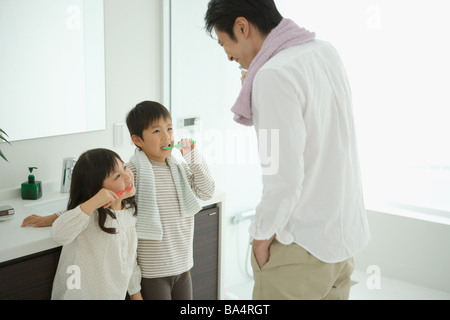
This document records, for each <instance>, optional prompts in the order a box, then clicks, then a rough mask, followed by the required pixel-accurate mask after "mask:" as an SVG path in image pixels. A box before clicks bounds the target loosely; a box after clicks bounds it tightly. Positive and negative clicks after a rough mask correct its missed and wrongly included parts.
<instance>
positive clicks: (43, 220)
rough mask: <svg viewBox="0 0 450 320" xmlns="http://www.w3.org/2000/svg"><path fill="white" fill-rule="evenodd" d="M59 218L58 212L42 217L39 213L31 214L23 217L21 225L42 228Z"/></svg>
mask: <svg viewBox="0 0 450 320" xmlns="http://www.w3.org/2000/svg"><path fill="white" fill-rule="evenodd" d="M56 219H58V216H57V215H56V214H52V215H49V216H45V217H41V216H38V215H35V214H33V215H31V216H29V217H26V218H25V219H23V222H22V225H21V227H22V228H24V227H28V226H30V227H33V228H42V227H50V226H52V225H53V222H55V220H56Z"/></svg>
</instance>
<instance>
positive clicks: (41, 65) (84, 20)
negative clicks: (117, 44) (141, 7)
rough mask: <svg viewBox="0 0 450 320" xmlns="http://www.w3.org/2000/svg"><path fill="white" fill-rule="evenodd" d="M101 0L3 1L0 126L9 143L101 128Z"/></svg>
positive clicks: (0, 3) (0, 16) (103, 122)
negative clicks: (7, 136)
mask: <svg viewBox="0 0 450 320" xmlns="http://www.w3.org/2000/svg"><path fill="white" fill-rule="evenodd" d="M103 16H104V14H103V0H1V1H0V43H1V50H0V70H1V72H0V128H2V129H3V130H4V131H5V132H6V133H7V134H8V135H9V138H10V141H17V140H26V139H34V138H43V137H50V136H57V135H65V134H73V133H81V132H89V131H97V130H104V129H105V128H106V117H105V61H104V60H105V58H104V57H105V54H104V18H103Z"/></svg>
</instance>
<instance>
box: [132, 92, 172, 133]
mask: <svg viewBox="0 0 450 320" xmlns="http://www.w3.org/2000/svg"><path fill="white" fill-rule="evenodd" d="M161 118H164V119H165V120H167V119H172V116H171V115H170V112H169V110H167V109H166V107H164V106H163V105H162V104H160V103H158V102H154V101H144V102H141V103H139V104H138V105H137V106H136V107H135V108H134V109H133V110H131V111H130V112H129V113H128V115H127V126H128V131H130V136H133V135H136V136H138V137H139V138H141V139H143V137H142V133H143V132H144V130H146V129H147V128H148V127H150V126H151V125H152V124H153V123H154V122H155V121H158V120H159V119H161Z"/></svg>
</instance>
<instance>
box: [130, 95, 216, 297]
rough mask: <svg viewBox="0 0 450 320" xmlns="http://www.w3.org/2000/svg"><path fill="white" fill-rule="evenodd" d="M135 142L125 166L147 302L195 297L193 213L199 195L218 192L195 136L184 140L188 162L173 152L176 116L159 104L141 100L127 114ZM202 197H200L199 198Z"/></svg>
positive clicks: (204, 195)
mask: <svg viewBox="0 0 450 320" xmlns="http://www.w3.org/2000/svg"><path fill="white" fill-rule="evenodd" d="M127 126H128V129H129V131H130V135H131V139H132V141H133V142H134V144H135V145H136V146H137V150H136V153H135V155H134V156H133V157H132V158H131V160H130V163H128V164H127V166H128V167H129V168H130V169H131V171H132V172H133V173H134V175H135V177H136V178H135V184H136V191H137V192H136V201H137V204H138V210H139V213H138V221H137V226H136V228H137V233H138V238H139V243H138V264H139V266H140V267H141V272H142V282H141V287H142V290H141V293H142V296H143V298H144V299H145V300H192V279H191V275H190V272H189V271H190V269H191V268H192V267H193V265H194V263H193V239H194V215H195V214H196V213H197V212H199V211H200V210H201V206H200V204H199V202H198V199H201V200H208V199H210V198H211V197H212V196H213V194H214V190H215V185H214V180H213V178H212V177H211V174H210V172H209V170H208V167H207V165H206V163H205V161H204V159H203V157H202V156H201V154H200V153H199V151H198V150H197V149H196V148H195V145H194V144H193V141H192V139H182V140H181V141H180V142H179V143H178V144H181V143H182V144H183V147H182V148H181V150H180V151H181V153H182V155H183V159H184V161H178V160H177V159H175V157H174V156H172V150H166V149H165V148H168V147H172V146H174V141H173V127H172V117H171V115H170V113H169V111H168V110H167V109H166V108H165V107H164V106H162V105H161V104H159V103H157V102H152V101H145V102H142V103H140V104H138V105H137V106H136V107H135V108H134V109H133V110H131V111H130V112H129V114H128V116H127ZM197 198H198V199H197Z"/></svg>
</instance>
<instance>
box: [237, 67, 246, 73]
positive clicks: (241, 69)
mask: <svg viewBox="0 0 450 320" xmlns="http://www.w3.org/2000/svg"><path fill="white" fill-rule="evenodd" d="M239 69H241V70H242V71H244V72H245V74H247V72H248V71H247V70H245V69H244V68H243V67H242V66H239Z"/></svg>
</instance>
